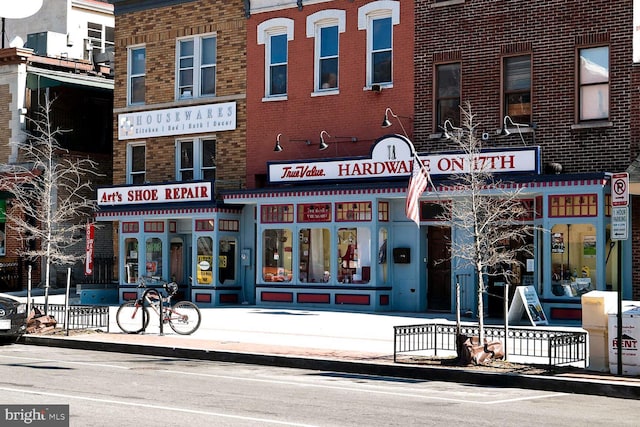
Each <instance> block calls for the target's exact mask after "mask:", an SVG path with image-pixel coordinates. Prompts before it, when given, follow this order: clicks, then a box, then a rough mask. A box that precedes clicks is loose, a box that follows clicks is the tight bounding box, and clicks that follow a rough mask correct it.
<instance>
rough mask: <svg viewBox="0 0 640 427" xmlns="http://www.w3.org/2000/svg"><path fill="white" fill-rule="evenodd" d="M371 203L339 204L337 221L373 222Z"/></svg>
mask: <svg viewBox="0 0 640 427" xmlns="http://www.w3.org/2000/svg"><path fill="white" fill-rule="evenodd" d="M371 215H372V211H371V202H355V203H337V204H336V221H338V222H344V221H371Z"/></svg>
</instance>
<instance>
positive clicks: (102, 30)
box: [86, 22, 115, 61]
mask: <svg viewBox="0 0 640 427" xmlns="http://www.w3.org/2000/svg"><path fill="white" fill-rule="evenodd" d="M87 40H89V42H91V48H92V50H93V59H94V61H95V58H96V55H97V54H99V53H103V52H106V51H107V50H108V49H113V46H114V43H115V30H114V28H113V27H108V26H106V25H102V24H98V23H96V22H87ZM86 59H89V58H86Z"/></svg>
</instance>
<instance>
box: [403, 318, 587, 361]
mask: <svg viewBox="0 0 640 427" xmlns="http://www.w3.org/2000/svg"><path fill="white" fill-rule="evenodd" d="M393 330H394V332H393V334H394V340H393V361H394V362H396V361H397V355H398V354H399V353H410V352H424V351H427V352H432V353H433V355H434V356H437V355H438V350H441V351H447V352H451V351H454V352H455V351H456V341H457V333H458V330H457V327H456V325H455V324H437V323H433V324H424V325H409V326H394V328H393ZM460 334H462V335H466V336H478V335H479V330H478V326H477V325H464V326H461V328H460ZM484 335H485V337H486V338H487V340H488V341H501V342H502V343H503V345H504V346H505V352H506V354H507V355H508V356H509V357H510V356H521V357H524V358H532V359H533V360H535V359H538V360H541V361H542V360H544V361H546V363H547V364H548V365H549V366H563V365H569V364H575V363H584V364H585V366H586V363H587V332H585V331H574V330H556V329H554V330H550V329H539V328H517V327H510V328H509V332H508V336H507V338H506V339H505V329H504V327H498V326H485V327H484Z"/></svg>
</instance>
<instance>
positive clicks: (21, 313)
mask: <svg viewBox="0 0 640 427" xmlns="http://www.w3.org/2000/svg"><path fill="white" fill-rule="evenodd" d="M26 329H27V304H26V303H24V302H22V301H20V300H19V299H17V298H14V297H12V296H11V295H7V294H0V342H15V341H17V339H18V338H20V336H21V335H22V334H24V332H25V331H26Z"/></svg>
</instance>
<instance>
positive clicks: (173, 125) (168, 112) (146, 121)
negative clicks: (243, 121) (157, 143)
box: [118, 102, 236, 140]
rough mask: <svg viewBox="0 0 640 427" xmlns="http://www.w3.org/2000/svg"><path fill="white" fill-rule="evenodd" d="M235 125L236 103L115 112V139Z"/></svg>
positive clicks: (222, 128) (232, 126)
mask: <svg viewBox="0 0 640 427" xmlns="http://www.w3.org/2000/svg"><path fill="white" fill-rule="evenodd" d="M235 128H236V103H235V102H223V103H220V104H207V105H194V106H190V107H180V108H169V109H165V110H153V111H140V112H131V113H122V114H118V139H119V140H124V139H140V138H149V137H153V136H169V135H185V134H192V133H207V132H219V131H223V130H234V129H235Z"/></svg>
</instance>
